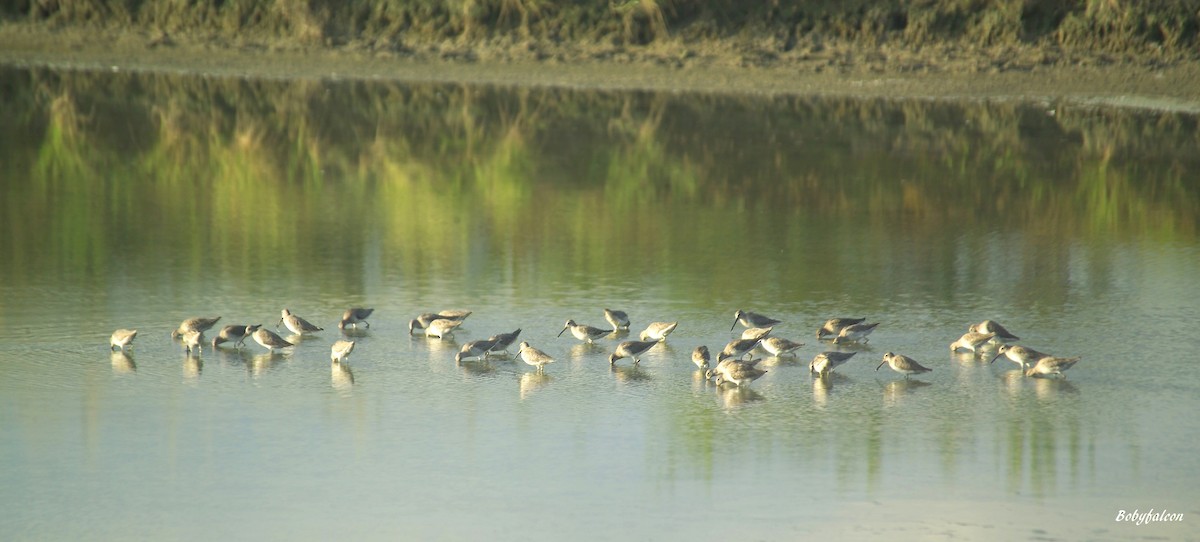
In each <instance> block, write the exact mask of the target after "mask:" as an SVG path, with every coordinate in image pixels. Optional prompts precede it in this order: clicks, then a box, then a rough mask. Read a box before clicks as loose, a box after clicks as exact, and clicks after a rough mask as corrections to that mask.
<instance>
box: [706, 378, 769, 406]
mask: <svg viewBox="0 0 1200 542" xmlns="http://www.w3.org/2000/svg"><path fill="white" fill-rule="evenodd" d="M717 395H718V396H720V397H721V405H722V406H724V407H725V409H726V410H732V409H735V408H741V407H744V406H746V405H749V404H751V403H755V402H758V401H762V400H763V399H765V397H763V395H762V394H761V393H758V392H756V391H754V389H753V388H751V387H749V386H736V385H733V384H725V385H723V386H718V387H717Z"/></svg>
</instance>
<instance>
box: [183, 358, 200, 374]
mask: <svg viewBox="0 0 1200 542" xmlns="http://www.w3.org/2000/svg"><path fill="white" fill-rule="evenodd" d="M203 370H204V361H203V360H201V359H200V358H199V357H197V356H187V357H185V358H183V378H185V379H187V380H196V379H199V378H200V372H201V371H203Z"/></svg>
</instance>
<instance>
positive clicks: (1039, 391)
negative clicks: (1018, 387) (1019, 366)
mask: <svg viewBox="0 0 1200 542" xmlns="http://www.w3.org/2000/svg"><path fill="white" fill-rule="evenodd" d="M1016 372H1018V373H1019V372H1020V371H1016ZM1025 380H1026V381H1032V382H1033V394H1034V396H1036V397H1037V398H1038V401H1049V400H1053V399H1057V398H1059V397H1062V396H1070V395H1074V394H1077V393H1079V388H1076V387H1075V385H1074V384H1072V383H1071V382H1070V381H1068V380H1066V379H1062V378H1026V379H1025Z"/></svg>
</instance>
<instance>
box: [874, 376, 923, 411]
mask: <svg viewBox="0 0 1200 542" xmlns="http://www.w3.org/2000/svg"><path fill="white" fill-rule="evenodd" d="M931 385H932V384H930V383H928V382H925V381H923V380H914V379H907V378H906V379H904V380H892V381H890V382H888V383H887V384H884V386H883V402H884V404H886V405H888V406H896V405H898V404H900V402H901V401H903V400H904V397H906V396H908V395H909V394H910V393H913V392H915V391H917V390H919V389H921V388H924V387H926V386H931Z"/></svg>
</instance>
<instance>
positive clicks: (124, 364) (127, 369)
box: [108, 350, 137, 374]
mask: <svg viewBox="0 0 1200 542" xmlns="http://www.w3.org/2000/svg"><path fill="white" fill-rule="evenodd" d="M108 359H109V360H110V361H112V371H113V374H131V373H136V372H137V364H136V363H134V362H133V356H131V355H129V354H126V353H125V351H124V350H113V351H112V353H111V354H109V356H108Z"/></svg>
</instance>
